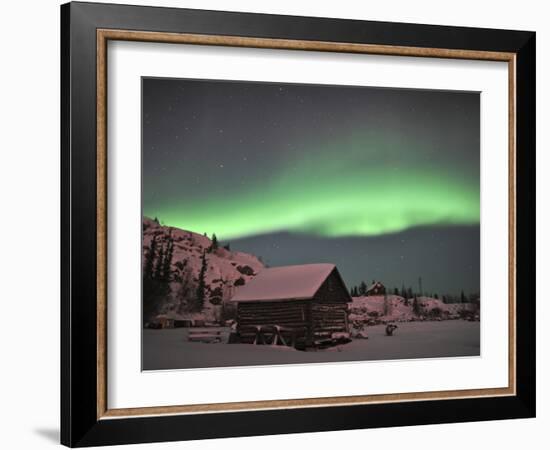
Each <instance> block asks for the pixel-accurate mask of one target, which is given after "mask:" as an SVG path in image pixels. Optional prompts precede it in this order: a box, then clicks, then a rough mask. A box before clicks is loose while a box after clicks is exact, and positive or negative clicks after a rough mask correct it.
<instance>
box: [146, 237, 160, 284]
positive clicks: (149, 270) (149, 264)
mask: <svg viewBox="0 0 550 450" xmlns="http://www.w3.org/2000/svg"><path fill="white" fill-rule="evenodd" d="M156 252H157V237H156V236H154V237H153V238H152V239H151V243H150V244H149V249H148V251H147V254H146V255H145V264H144V265H143V278H144V279H151V278H153V269H154V264H155V253H156Z"/></svg>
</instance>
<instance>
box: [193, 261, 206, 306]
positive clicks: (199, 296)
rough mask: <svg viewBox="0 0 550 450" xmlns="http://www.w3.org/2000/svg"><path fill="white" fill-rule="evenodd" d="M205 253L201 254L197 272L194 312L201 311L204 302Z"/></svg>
mask: <svg viewBox="0 0 550 450" xmlns="http://www.w3.org/2000/svg"><path fill="white" fill-rule="evenodd" d="M206 268H207V263H206V252H203V254H202V258H201V270H200V272H199V281H198V284H197V292H196V303H195V309H196V311H202V308H203V307H204V300H205V297H206Z"/></svg>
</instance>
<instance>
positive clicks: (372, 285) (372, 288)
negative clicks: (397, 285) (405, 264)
mask: <svg viewBox="0 0 550 450" xmlns="http://www.w3.org/2000/svg"><path fill="white" fill-rule="evenodd" d="M381 287H384V285H383V284H382V283H380V281H377V282H376V283H373V284H371V285H370V286H369V287H368V288H367V292H370V291H372V290H374V289H375V288H381Z"/></svg>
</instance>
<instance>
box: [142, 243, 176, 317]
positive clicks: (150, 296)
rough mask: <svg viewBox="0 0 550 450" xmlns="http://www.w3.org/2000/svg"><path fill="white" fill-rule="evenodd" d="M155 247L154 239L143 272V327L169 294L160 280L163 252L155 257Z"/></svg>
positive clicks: (165, 285)
mask: <svg viewBox="0 0 550 450" xmlns="http://www.w3.org/2000/svg"><path fill="white" fill-rule="evenodd" d="M157 246H158V243H157V239H156V237H155V238H153V239H152V240H151V244H150V246H149V251H148V252H147V255H146V260H145V266H144V270H143V284H142V288H143V292H142V302H143V316H142V320H143V324H144V325H145V324H146V323H147V322H148V321H149V320H150V319H151V318H153V317H154V316H155V315H156V314H157V312H158V309H159V306H160V305H161V304H162V302H163V301H164V300H165V299H166V296H167V295H168V294H169V292H170V286H169V285H168V283H167V282H165V281H164V280H163V279H162V274H163V263H164V256H163V254H164V251H163V248H162V247H161V248H160V250H159V251H158V255H157Z"/></svg>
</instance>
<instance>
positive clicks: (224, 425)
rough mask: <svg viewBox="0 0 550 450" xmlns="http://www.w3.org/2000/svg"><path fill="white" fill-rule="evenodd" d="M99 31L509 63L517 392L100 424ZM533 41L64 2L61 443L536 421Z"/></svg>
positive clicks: (411, 27) (514, 34)
mask: <svg viewBox="0 0 550 450" xmlns="http://www.w3.org/2000/svg"><path fill="white" fill-rule="evenodd" d="M98 29H114V30H139V31H152V32H162V33H166V32H169V33H194V34H201V35H224V36H242V37H251V38H270V39H290V40H301V41H323V42H334V43H339V42H343V43H353V44H375V45H383V46H404V47H416V48H439V49H455V50H479V51H488V52H509V53H514V54H515V55H516V80H515V82H516V114H515V123H516V127H515V148H516V151H515V160H516V174H515V189H516V222H515V225H516V230H515V231H516V258H515V260H516V267H515V271H516V284H515V286H516V296H517V304H516V364H515V378H516V394H515V395H511V396H502V397H499V396H495V397H483V398H461V399H449V400H427V401H414V402H391V403H383V404H376V403H373V404H354V405H346V406H323V407H307V408H306V407H304V408H292V409H271V410H259V411H233V412H216V413H208V414H175V415H158V416H141V417H139V416H138V417H127V418H116V419H115V420H113V419H109V418H98V409H97V405H98V391H97V385H98V370H97V364H98V363H97V361H98V345H97V342H98V333H97V328H96V325H97V317H98V306H97V294H98V292H97V279H96V277H97V270H98V260H97V245H98V242H97V225H96V220H97V200H98V198H97V191H96V186H97V170H96V163H97V135H96V124H97V109H96V106H97V84H96V83H97V80H96V61H97V60H96V55H97V33H96V31H97V30H98ZM535 40H536V36H535V33H534V32H527V31H508V30H494V29H478V28H462V27H447V26H433V25H417V24H404V23H389V22H370V21H358V20H341V19H328V18H310V17H292V16H278V15H265V14H249V13H233V12H218V11H201V10H189V9H174V8H157V7H140V6H126V5H114V4H93V3H79V2H77V3H68V4H65V5H62V6H61V177H62V178H61V205H62V209H61V443H62V444H64V445H67V446H71V447H81V446H92V445H111V444H127V443H142V442H156V441H176V440H190V439H207V438H220V437H236V436H252V435H268V434H282V433H302V432H318V431H330V430H349V429H357V428H372V427H389V426H403V425H421V424H435V423H447V422H466V421H481V420H495V419H512V418H528V417H534V416H535V404H536V401H535V350H536V347H535V331H536V330H535V251H536V246H535V122H536V121H535Z"/></svg>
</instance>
